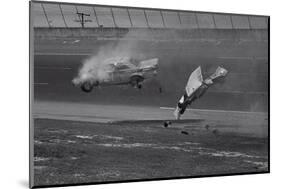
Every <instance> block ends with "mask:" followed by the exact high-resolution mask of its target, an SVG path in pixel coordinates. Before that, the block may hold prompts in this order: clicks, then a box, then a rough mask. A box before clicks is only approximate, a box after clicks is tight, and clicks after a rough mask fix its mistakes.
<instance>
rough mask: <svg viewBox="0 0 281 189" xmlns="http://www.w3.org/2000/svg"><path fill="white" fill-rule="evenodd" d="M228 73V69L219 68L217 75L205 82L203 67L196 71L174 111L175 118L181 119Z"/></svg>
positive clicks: (192, 74) (211, 76) (214, 74)
mask: <svg viewBox="0 0 281 189" xmlns="http://www.w3.org/2000/svg"><path fill="white" fill-rule="evenodd" d="M227 73H228V71H227V70H226V69H224V68H223V67H220V66H219V67H218V68H217V69H216V71H215V73H213V74H212V75H210V76H209V77H208V78H206V79H205V80H203V76H202V73H201V67H200V66H199V67H198V68H197V69H196V70H194V71H193V72H192V73H191V75H190V77H189V79H188V82H187V85H186V87H185V92H184V95H183V96H182V97H181V98H180V100H179V102H178V104H177V107H176V109H175V111H174V116H175V118H176V119H180V117H181V115H182V114H183V113H184V112H185V110H186V108H187V107H188V106H190V105H191V103H192V102H193V101H194V100H196V99H198V98H200V97H202V95H203V94H204V93H205V92H206V91H207V89H208V88H209V87H210V86H211V85H213V84H214V83H216V82H218V81H219V80H222V79H223V78H225V77H226V75H227Z"/></svg>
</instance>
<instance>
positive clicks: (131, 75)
mask: <svg viewBox="0 0 281 189" xmlns="http://www.w3.org/2000/svg"><path fill="white" fill-rule="evenodd" d="M157 70H158V58H153V59H148V60H143V61H136V60H134V59H131V58H128V57H122V58H113V59H108V60H105V61H104V62H102V63H101V64H100V65H99V67H98V68H97V67H95V68H92V69H89V70H87V71H86V72H81V73H79V75H78V76H77V77H76V78H74V79H73V80H72V83H73V85H74V86H76V87H80V88H81V89H82V91H84V92H91V91H92V89H93V88H94V87H96V86H106V85H127V84H129V85H131V86H133V87H135V88H138V89H141V88H142V83H143V81H144V80H146V79H149V78H152V77H154V76H156V75H157Z"/></svg>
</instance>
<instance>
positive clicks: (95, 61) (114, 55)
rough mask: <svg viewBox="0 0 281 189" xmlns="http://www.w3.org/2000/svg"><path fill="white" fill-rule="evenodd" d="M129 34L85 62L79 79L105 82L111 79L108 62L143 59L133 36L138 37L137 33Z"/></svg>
mask: <svg viewBox="0 0 281 189" xmlns="http://www.w3.org/2000/svg"><path fill="white" fill-rule="evenodd" d="M133 33H134V34H133V35H132V32H128V34H126V36H124V37H123V38H121V39H120V40H119V41H118V42H117V43H115V44H109V45H105V46H103V47H101V48H100V49H99V50H98V52H96V53H95V54H94V55H92V56H91V57H89V58H88V59H86V60H84V61H83V63H82V66H81V68H80V69H79V72H78V77H80V78H81V77H87V78H88V77H91V79H93V80H95V81H99V82H100V81H103V80H106V79H107V78H108V77H109V74H108V72H106V68H105V65H106V64H107V63H108V62H107V61H106V60H109V59H119V58H123V57H128V58H136V59H142V58H144V56H143V54H142V53H141V52H140V51H139V50H137V47H138V44H137V43H138V41H137V40H133V38H132V37H131V36H136V35H137V33H136V31H134V32H133ZM89 73H91V74H90V75H89Z"/></svg>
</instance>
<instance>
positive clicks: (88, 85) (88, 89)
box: [81, 82, 94, 93]
mask: <svg viewBox="0 0 281 189" xmlns="http://www.w3.org/2000/svg"><path fill="white" fill-rule="evenodd" d="M93 87H94V86H93V85H91V83H90V82H86V83H83V85H81V89H82V91H84V92H87V93H89V92H91V91H92V89H93Z"/></svg>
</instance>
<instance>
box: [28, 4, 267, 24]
mask: <svg viewBox="0 0 281 189" xmlns="http://www.w3.org/2000/svg"><path fill="white" fill-rule="evenodd" d="M32 11H33V15H34V17H33V25H34V27H55V28H57V27H60V28H61V27H63V28H81V27H85V28H98V27H108V28H109V27H110V28H114V27H116V28H178V29H181V28H182V29H194V28H198V29H267V26H268V24H267V17H263V16H247V15H233V14H218V13H200V12H198V13H195V12H187V11H170V10H153V9H141V8H123V7H122V8H121V7H108V6H100V5H99V6H90V5H87V6H86V5H70V4H54V3H32Z"/></svg>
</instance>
